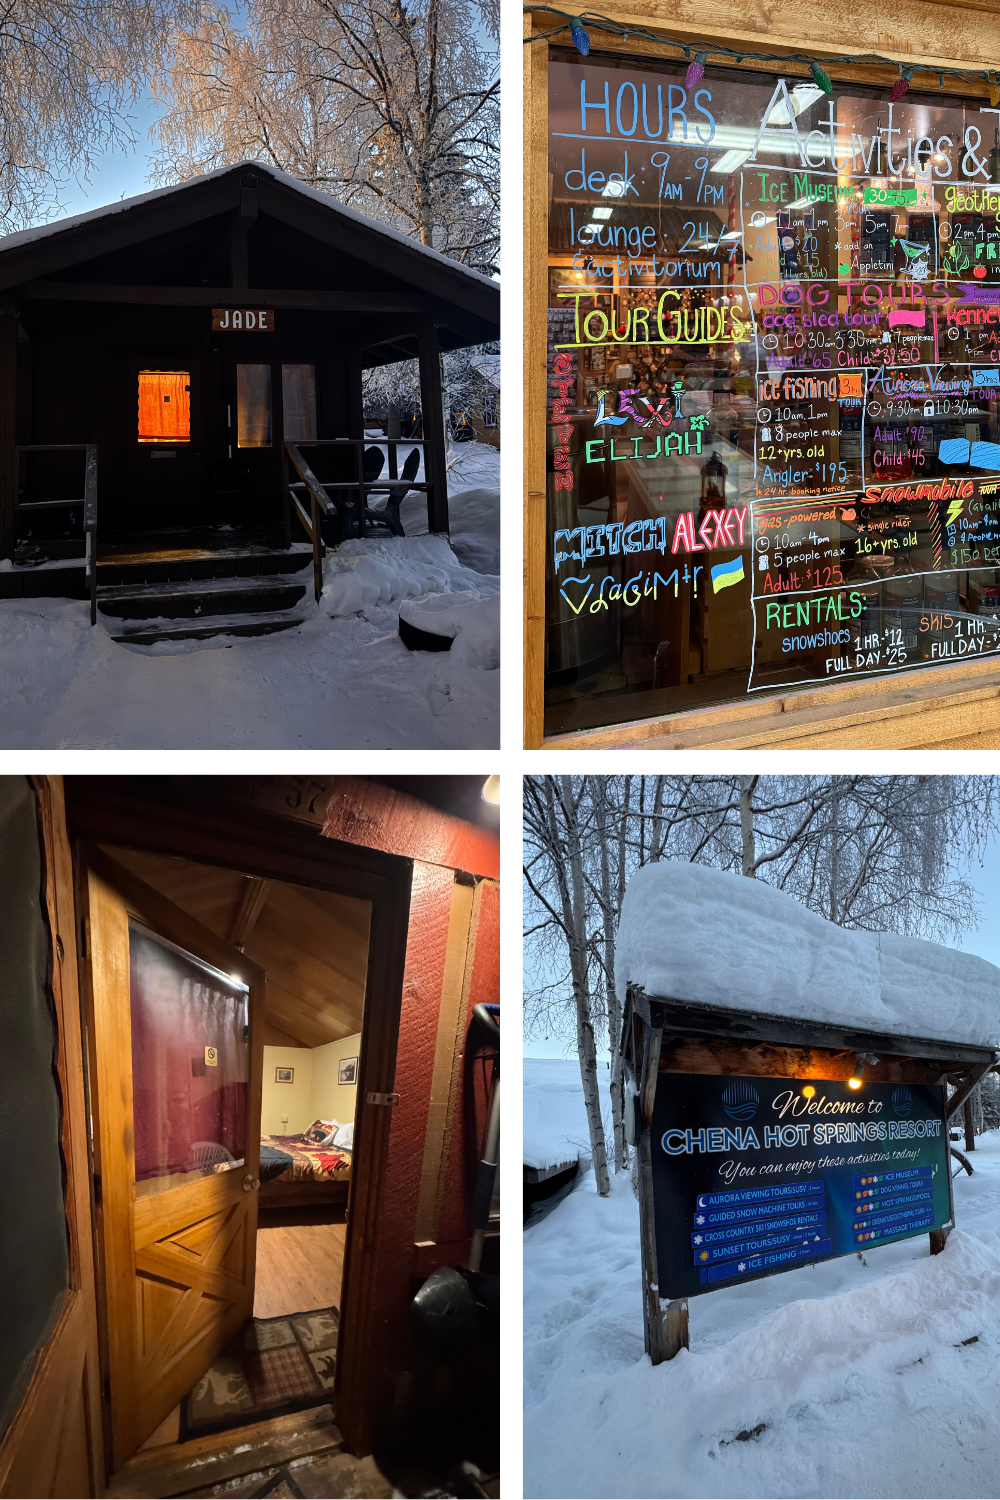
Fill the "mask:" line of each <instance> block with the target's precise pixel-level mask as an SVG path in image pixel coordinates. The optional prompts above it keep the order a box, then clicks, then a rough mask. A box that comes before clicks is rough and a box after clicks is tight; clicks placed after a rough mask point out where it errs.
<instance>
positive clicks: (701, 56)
mask: <svg viewBox="0 0 1000 1500" xmlns="http://www.w3.org/2000/svg"><path fill="white" fill-rule="evenodd" d="M707 56H708V54H707V53H706V52H699V53H698V54H697V56H696V57H695V60H694V62H691V63H688V70H687V72H686V73H685V74H684V82H685V83H686V84H687V86H688V88H689V89H693V88H694V86H695V84H696V83H700V82H701V80H702V79H703V78H704V76H705V58H706V57H707Z"/></svg>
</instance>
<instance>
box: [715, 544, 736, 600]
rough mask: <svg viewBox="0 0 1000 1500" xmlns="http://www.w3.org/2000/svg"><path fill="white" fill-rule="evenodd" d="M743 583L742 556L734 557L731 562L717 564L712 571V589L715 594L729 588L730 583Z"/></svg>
mask: <svg viewBox="0 0 1000 1500" xmlns="http://www.w3.org/2000/svg"><path fill="white" fill-rule="evenodd" d="M742 582H743V554H742V553H741V554H740V556H739V557H734V558H733V560H732V562H724V563H717V564H716V566H715V567H714V568H713V569H712V589H713V590H714V592H715V593H716V594H717V593H718V592H719V590H720V589H727V588H729V586H730V584H732V583H742Z"/></svg>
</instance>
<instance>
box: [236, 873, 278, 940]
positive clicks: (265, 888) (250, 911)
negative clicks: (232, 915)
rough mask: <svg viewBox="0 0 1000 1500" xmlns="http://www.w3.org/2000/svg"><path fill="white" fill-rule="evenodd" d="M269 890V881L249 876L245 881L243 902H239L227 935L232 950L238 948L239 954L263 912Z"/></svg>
mask: <svg viewBox="0 0 1000 1500" xmlns="http://www.w3.org/2000/svg"><path fill="white" fill-rule="evenodd" d="M270 890H271V882H270V881H269V880H261V879H260V878H259V877H258V876H256V875H251V876H249V878H248V879H247V884H246V889H245V891H244V892H243V900H242V901H241V902H240V909H239V911H238V912H237V913H236V920H235V922H234V923H233V926H232V930H231V931H230V934H229V941H230V942H231V943H232V945H233V947H234V948H239V950H240V952H241V953H242V952H243V949H244V948H245V947H246V942H247V938H248V937H249V936H250V934H251V932H252V931H253V929H254V923H255V922H256V921H257V918H258V917H259V916H260V914H261V912H262V911H263V910H264V905H265V903H266V901H267V898H268V894H269V892H270Z"/></svg>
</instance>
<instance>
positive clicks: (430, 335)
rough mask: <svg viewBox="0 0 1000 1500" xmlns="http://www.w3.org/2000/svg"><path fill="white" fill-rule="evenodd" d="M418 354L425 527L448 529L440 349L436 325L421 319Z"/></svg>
mask: <svg viewBox="0 0 1000 1500" xmlns="http://www.w3.org/2000/svg"><path fill="white" fill-rule="evenodd" d="M417 352H418V354H419V357H420V409H421V412H422V413H423V424H424V478H425V479H426V481H427V483H428V484H430V485H433V487H434V488H433V490H432V492H431V494H430V495H429V496H428V499H427V529H428V531H447V530H448V479H447V471H446V467H445V431H444V407H443V405H442V401H443V395H442V390H441V351H440V349H439V347H438V336H437V327H436V325H435V324H434V323H432V322H430V321H429V320H427V321H424V320H421V323H420V326H419V329H418V331H417Z"/></svg>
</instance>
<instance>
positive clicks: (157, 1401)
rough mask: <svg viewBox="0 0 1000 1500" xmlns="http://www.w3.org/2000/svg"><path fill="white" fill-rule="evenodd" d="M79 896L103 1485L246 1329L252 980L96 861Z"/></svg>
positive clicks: (254, 1067) (255, 1122) (252, 1161)
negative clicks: (105, 1394)
mask: <svg viewBox="0 0 1000 1500" xmlns="http://www.w3.org/2000/svg"><path fill="white" fill-rule="evenodd" d="M82 886H83V892H82V894H83V897H84V907H85V912H86V917H85V929H84V930H85V933H86V938H85V944H86V957H85V967H86V978H87V989H88V1007H87V1008H88V1012H89V1028H88V1029H89V1033H90V1035H89V1047H90V1074H91V1096H92V1108H93V1129H94V1171H95V1201H96V1211H97V1228H98V1235H97V1237H98V1243H99V1246H100V1263H101V1290H102V1295H103V1306H102V1315H103V1323H104V1328H103V1332H104V1365H105V1376H106V1378H107V1381H108V1387H106V1388H109V1390H110V1420H111V1449H112V1469H113V1470H117V1469H119V1468H120V1467H121V1466H122V1464H123V1463H125V1461H126V1460H127V1459H128V1458H130V1457H131V1456H132V1454H133V1453H134V1452H135V1451H136V1449H137V1448H138V1447H139V1446H140V1445H141V1444H142V1443H143V1442H144V1441H145V1440H146V1438H147V1437H149V1435H150V1433H151V1432H153V1431H154V1430H155V1428H156V1427H157V1426H159V1424H160V1422H162V1421H163V1419H164V1418H165V1417H166V1416H167V1415H168V1414H169V1413H170V1412H171V1411H172V1410H173V1408H174V1407H175V1406H176V1405H177V1403H178V1402H179V1401H180V1400H181V1398H182V1397H183V1396H184V1395H185V1393H186V1392H187V1391H189V1390H190V1389H191V1387H192V1386H193V1385H194V1384H195V1382H196V1381H197V1380H198V1379H199V1378H200V1376H201V1375H203V1374H204V1373H205V1371H206V1370H207V1369H208V1368H209V1367H210V1366H211V1364H212V1363H213V1362H214V1360H215V1359H216V1358H217V1357H218V1355H219V1354H220V1353H221V1352H222V1350H223V1349H224V1348H225V1347H226V1346H227V1344H229V1343H230V1341H231V1340H232V1339H233V1337H234V1336H235V1335H236V1334H237V1333H238V1331H239V1329H240V1328H241V1327H242V1326H243V1324H244V1323H246V1321H247V1320H248V1319H249V1318H250V1317H251V1316H252V1313H253V1300H254V1268H255V1255H256V1232H257V1188H258V1187H259V1185H260V1184H259V1181H258V1173H259V1162H260V1096H261V1065H262V1056H263V1053H262V1045H263V1031H262V1021H263V1011H264V972H263V970H261V969H259V968H258V967H257V966H256V965H255V964H253V963H251V962H250V961H249V960H248V959H247V958H246V957H245V956H244V954H242V953H241V952H240V951H239V950H238V949H236V948H233V947H230V945H229V944H228V943H224V942H223V941H221V939H219V938H218V937H216V936H215V934H214V933H212V932H210V931H209V930H208V929H207V928H205V927H203V926H202V925H201V924H200V923H199V922H197V921H195V920H194V919H193V918H192V917H190V916H188V915H187V913H186V912H183V911H182V910H181V909H180V908H179V907H177V906H174V905H173V904H172V903H171V902H169V901H167V900H165V898H164V897H163V896H161V895H160V894H159V893H158V892H156V891H154V890H152V889H151V888H150V887H149V886H147V885H144V884H143V883H142V882H141V881H139V880H137V879H136V878H135V877H134V876H133V875H131V874H130V873H129V872H128V871H126V870H124V869H123V868H122V867H121V866H119V865H118V864H116V863H115V862H114V861H113V860H112V859H110V858H109V857H108V856H107V855H106V854H104V853H103V852H101V851H98V850H96V849H94V850H90V851H88V852H87V854H86V857H85V861H84V871H83V879H82Z"/></svg>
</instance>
